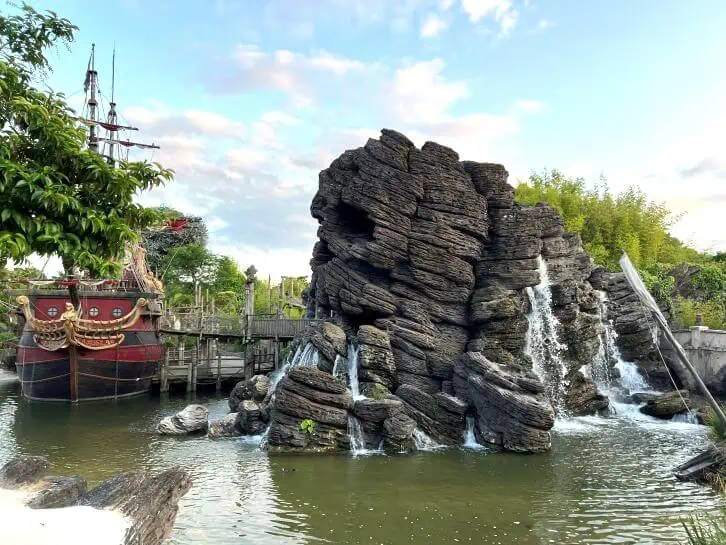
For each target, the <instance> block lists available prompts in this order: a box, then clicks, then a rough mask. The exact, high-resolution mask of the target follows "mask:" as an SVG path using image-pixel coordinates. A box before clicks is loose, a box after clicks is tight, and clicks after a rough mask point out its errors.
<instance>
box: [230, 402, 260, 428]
mask: <svg viewBox="0 0 726 545" xmlns="http://www.w3.org/2000/svg"><path fill="white" fill-rule="evenodd" d="M267 421H268V416H267V412H266V411H265V410H264V409H263V408H262V406H261V405H260V404H259V403H258V402H257V401H252V400H250V399H248V400H246V401H243V402H242V403H240V405H239V410H238V411H237V418H236V419H235V423H234V426H235V429H236V430H239V432H240V433H241V434H242V435H260V434H262V433H264V432H265V430H266V429H267Z"/></svg>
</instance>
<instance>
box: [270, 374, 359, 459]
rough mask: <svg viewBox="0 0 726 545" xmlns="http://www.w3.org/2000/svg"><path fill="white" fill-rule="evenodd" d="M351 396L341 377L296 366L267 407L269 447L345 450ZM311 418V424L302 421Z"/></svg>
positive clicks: (281, 382) (351, 401) (279, 448)
mask: <svg viewBox="0 0 726 545" xmlns="http://www.w3.org/2000/svg"><path fill="white" fill-rule="evenodd" d="M352 408H353V396H352V394H351V393H350V391H349V390H348V389H347V387H346V384H345V382H344V381H343V380H342V379H339V378H337V377H334V376H332V375H331V374H329V373H326V372H325V371H320V370H319V369H316V368H315V367H296V368H294V369H292V370H291V371H290V372H289V373H288V374H287V376H285V377H284V378H283V379H282V380H281V381H280V383H279V384H278V385H277V389H276V390H275V394H274V401H272V403H271V407H270V419H271V420H270V431H269V434H268V436H267V444H268V448H270V449H271V450H273V451H285V450H290V449H293V450H295V449H305V450H309V451H320V452H323V451H332V450H347V449H348V448H349V439H348V432H347V428H348V411H349V410H350V409H352ZM304 421H311V422H312V424H311V425H308V426H306V425H304V424H303V422H304Z"/></svg>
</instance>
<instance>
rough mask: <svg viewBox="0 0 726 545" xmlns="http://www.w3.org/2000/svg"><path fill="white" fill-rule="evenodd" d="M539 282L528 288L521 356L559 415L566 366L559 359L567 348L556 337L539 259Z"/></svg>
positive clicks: (545, 274) (549, 292)
mask: <svg viewBox="0 0 726 545" xmlns="http://www.w3.org/2000/svg"><path fill="white" fill-rule="evenodd" d="M537 263H538V265H539V277H540V282H539V284H537V285H536V286H535V287H534V288H532V287H528V288H527V296H528V297H529V302H530V305H531V307H532V310H531V311H530V313H529V314H528V315H527V321H528V322H529V327H528V328H527V336H526V340H525V347H524V352H525V354H527V355H528V356H529V357H530V358H531V359H532V364H533V371H534V372H535V373H536V374H537V376H539V377H540V378H541V379H542V381H543V382H544V384H545V391H546V392H547V396H548V397H549V399H550V401H551V402H552V406H553V407H554V409H555V412H556V413H557V414H558V415H564V414H566V413H567V411H566V409H565V386H566V385H565V376H566V375H567V366H566V365H565V362H564V360H563V358H562V355H563V353H564V352H565V350H567V346H566V345H564V344H562V343H560V341H559V339H558V336H557V325H558V323H559V322H558V321H557V318H556V317H555V315H554V314H553V312H552V289H551V283H550V279H549V273H548V271H547V263H546V262H545V260H544V259H543V258H542V256H541V255H540V256H539V257H538V258H537Z"/></svg>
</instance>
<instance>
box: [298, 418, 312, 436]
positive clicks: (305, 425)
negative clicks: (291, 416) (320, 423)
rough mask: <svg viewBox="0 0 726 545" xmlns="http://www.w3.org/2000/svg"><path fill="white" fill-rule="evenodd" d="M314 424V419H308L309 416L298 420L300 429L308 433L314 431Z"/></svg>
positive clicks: (310, 433)
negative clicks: (300, 420)
mask: <svg viewBox="0 0 726 545" xmlns="http://www.w3.org/2000/svg"><path fill="white" fill-rule="evenodd" d="M315 426H316V424H315V421H314V420H310V419H309V418H306V419H305V420H303V421H302V422H300V430H301V431H304V432H305V433H307V434H308V435H312V434H313V433H315Z"/></svg>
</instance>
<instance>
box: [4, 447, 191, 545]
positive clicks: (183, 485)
mask: <svg viewBox="0 0 726 545" xmlns="http://www.w3.org/2000/svg"><path fill="white" fill-rule="evenodd" d="M49 471H50V463H49V462H48V460H47V459H46V458H44V457H40V456H18V457H16V458H13V459H12V460H10V461H9V462H8V463H7V464H5V466H3V467H2V468H0V489H5V490H11V491H12V494H13V497H14V498H15V499H16V501H17V505H12V506H11V505H7V504H6V505H4V512H3V514H4V515H7V516H8V517H12V516H13V512H15V514H16V515H19V516H20V517H21V518H22V520H23V521H25V522H26V523H27V525H24V526H23V527H20V528H13V525H12V524H5V525H0V542H2V543H6V542H7V543H11V542H13V543H14V542H15V538H17V537H22V538H23V540H24V541H23V542H27V543H30V542H33V543H36V542H38V543H52V542H63V543H65V542H66V541H68V542H70V540H71V539H75V540H79V541H80V542H84V543H85V542H90V540H91V539H94V541H98V542H99V543H101V542H103V543H109V542H114V543H118V545H161V543H162V542H163V541H164V540H165V539H166V538H167V537H169V534H170V533H171V530H172V527H173V525H174V520H175V519H176V515H177V510H178V503H179V500H180V499H181V498H182V496H184V494H186V493H187V491H188V490H189V488H191V484H192V483H191V479H190V477H189V475H188V474H187V473H186V472H184V471H181V470H179V469H170V470H168V471H164V472H162V473H159V474H156V475H152V474H149V473H145V472H130V473H123V474H121V475H118V476H117V477H114V478H112V479H108V480H106V481H103V482H102V483H101V484H99V485H98V486H97V487H95V488H93V489H92V490H90V491H88V483H87V482H86V480H85V479H83V478H81V477H53V476H49V475H48V472H49ZM25 509H33V510H38V512H37V513H36V516H35V517H34V516H33V515H32V514H29V513H28V512H26V511H25ZM46 510H48V511H46ZM46 515H47V516H46ZM68 517H71V518H72V517H76V518H77V520H78V522H79V524H78V526H77V528H76V529H75V530H74V535H73V536H62V535H56V534H54V531H56V530H57V529H58V528H60V527H63V528H68V524H67V523H66V524H60V525H59V524H57V521H58V520H59V518H64V519H67V518H68ZM96 532H104V533H106V534H107V535H104V536H103V537H102V536H100V535H98V534H97V533H96ZM16 534H20V535H16ZM114 536H116V537H117V538H118V540H116V539H113V538H114ZM6 538H7V539H8V541H6Z"/></svg>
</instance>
